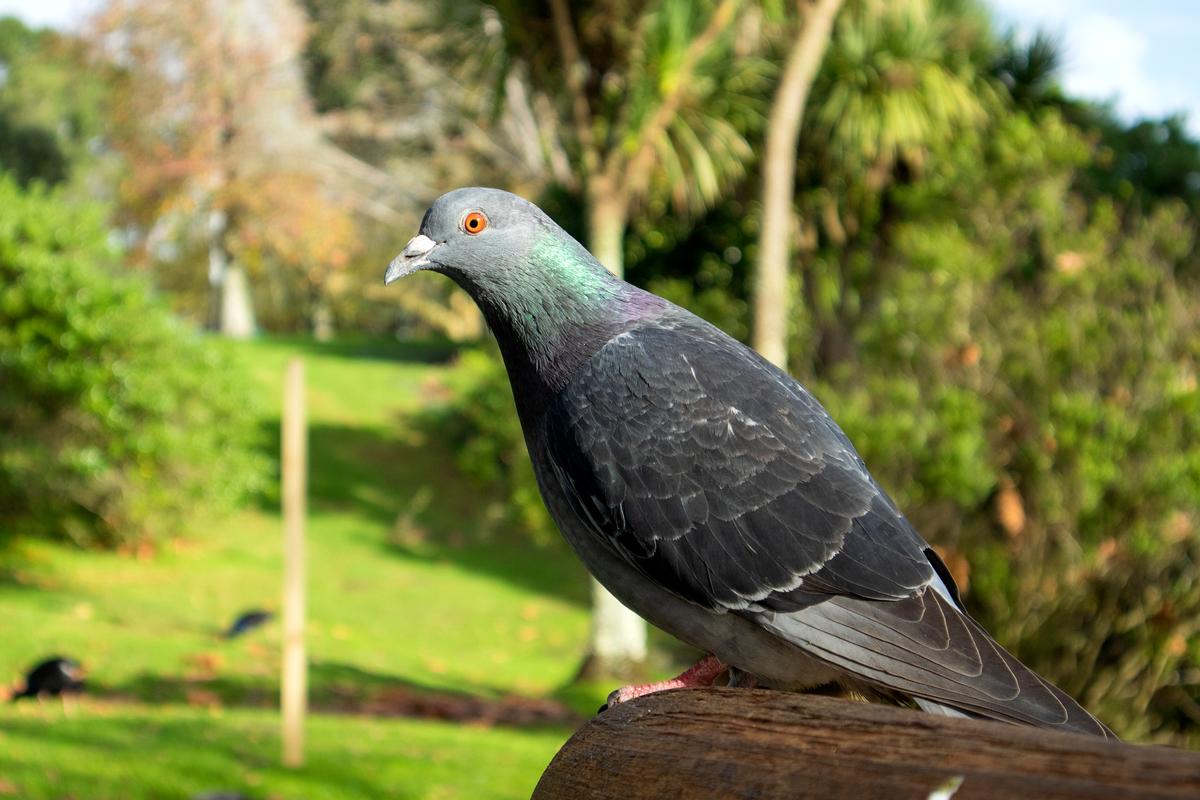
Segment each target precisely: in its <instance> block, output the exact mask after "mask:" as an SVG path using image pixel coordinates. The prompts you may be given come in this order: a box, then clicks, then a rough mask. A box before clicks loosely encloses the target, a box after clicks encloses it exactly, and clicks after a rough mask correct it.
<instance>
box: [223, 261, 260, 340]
mask: <svg viewBox="0 0 1200 800" xmlns="http://www.w3.org/2000/svg"><path fill="white" fill-rule="evenodd" d="M254 332H255V325H254V303H253V301H252V300H251V298H250V279H249V278H248V277H247V276H246V268H245V267H243V266H242V265H241V264H236V263H234V264H229V265H227V266H226V267H225V283H224V284H223V285H222V287H221V335H222V336H228V337H229V338H230V339H249V338H250V337H251V336H253V335H254Z"/></svg>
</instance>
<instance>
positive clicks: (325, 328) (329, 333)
mask: <svg viewBox="0 0 1200 800" xmlns="http://www.w3.org/2000/svg"><path fill="white" fill-rule="evenodd" d="M312 335H313V338H314V339H316V340H317V341H318V342H329V341H332V340H333V335H334V328H333V307H332V306H331V305H330V303H329V297H328V296H327V295H326V294H325V290H324V289H318V290H317V292H316V296H315V297H314V298H313V306H312Z"/></svg>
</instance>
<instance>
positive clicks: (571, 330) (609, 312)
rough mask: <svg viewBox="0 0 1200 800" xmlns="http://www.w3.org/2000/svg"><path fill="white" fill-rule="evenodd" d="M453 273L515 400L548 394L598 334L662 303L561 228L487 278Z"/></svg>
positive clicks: (587, 354) (608, 333)
mask: <svg viewBox="0 0 1200 800" xmlns="http://www.w3.org/2000/svg"><path fill="white" fill-rule="evenodd" d="M454 277H456V278H457V279H458V282H459V283H460V284H461V285H462V286H463V288H465V289H466V290H467V291H468V292H469V293H470V294H471V295H472V297H473V298H474V300H475V302H476V303H478V304H479V307H480V308H481V309H482V311H483V314H484V317H485V318H486V319H487V323H488V327H489V328H491V330H492V332H493V333H494V334H495V336H496V340H497V342H498V343H499V345H500V352H501V354H502V355H503V356H504V363H505V366H506V367H507V369H508V373H509V377H510V379H511V381H512V383H513V387H514V389H515V390H516V391H515V394H516V395H517V402H518V405H519V406H520V405H522V404H525V405H529V404H533V405H538V404H540V402H542V401H544V400H545V399H548V398H549V397H552V396H553V395H554V394H555V393H557V392H558V390H560V389H561V388H562V387H563V386H565V385H566V383H567V382H568V381H569V380H570V378H571V376H572V375H573V374H574V373H575V371H576V370H577V369H578V368H579V367H580V365H581V364H583V363H584V362H586V361H587V360H588V359H589V358H591V357H592V355H594V354H595V352H596V351H597V350H599V349H600V347H602V346H603V345H604V343H605V342H607V341H608V340H609V339H610V338H612V337H613V336H615V335H616V334H618V333H620V332H622V331H624V330H628V329H629V328H630V327H631V326H632V325H633V324H634V323H635V322H636V321H637V320H638V319H641V318H644V317H645V316H646V315H647V314H648V313H652V311H653V309H654V308H655V307H657V305H662V301H661V300H659V299H658V298H656V297H654V296H653V295H650V294H648V293H646V292H642V291H640V290H638V289H636V288H635V287H633V286H630V285H629V284H627V283H625V282H624V281H622V280H620V279H619V278H617V277H616V276H615V275H613V274H612V273H610V272H609V271H608V270H606V269H604V267H602V266H601V265H600V264H599V262H597V261H596V260H595V259H594V258H592V257H591V255H590V254H589V253H588V252H587V251H586V250H584V249H583V247H582V246H581V245H579V244H578V243H577V242H575V241H574V240H572V239H568V238H565V237H560V236H546V237H545V238H543V239H542V240H541V241H539V242H538V243H537V244H536V245H535V246H534V247H533V249H532V250H531V251H530V253H529V255H528V256H527V257H526V258H525V259H524V261H523V263H522V264H521V265H519V266H518V267H516V268H513V269H510V270H505V271H504V272H502V273H499V274H491V275H488V276H487V280H486V281H484V280H478V281H471V280H463V278H464V277H465V276H461V275H460V276H454ZM656 301H657V302H656ZM531 410H532V408H523V409H521V413H522V415H525V414H526V413H527V412H528V411H531Z"/></svg>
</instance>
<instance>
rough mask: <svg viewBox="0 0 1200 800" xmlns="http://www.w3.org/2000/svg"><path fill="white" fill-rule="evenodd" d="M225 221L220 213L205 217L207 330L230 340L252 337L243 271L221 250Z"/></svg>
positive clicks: (250, 305)
mask: <svg viewBox="0 0 1200 800" xmlns="http://www.w3.org/2000/svg"><path fill="white" fill-rule="evenodd" d="M228 231H229V217H228V216H227V215H226V213H225V212H224V211H222V210H220V209H213V210H212V211H210V212H209V213H208V286H209V290H210V295H209V297H210V300H209V311H208V328H209V330H213V331H217V332H218V333H220V334H221V335H222V336H228V337H229V338H231V339H249V338H250V337H251V336H253V335H254V331H255V326H254V303H253V300H252V299H251V297H250V281H249V279H248V278H247V277H246V270H245V268H244V267H242V266H241V265H240V264H235V263H233V262H232V260H231V259H230V257H229V250H228V249H227V248H226V247H225V236H226V234H227V233H228Z"/></svg>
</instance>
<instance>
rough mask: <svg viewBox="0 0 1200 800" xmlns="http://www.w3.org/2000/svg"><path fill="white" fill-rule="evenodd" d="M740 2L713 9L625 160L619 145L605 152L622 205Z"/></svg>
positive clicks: (641, 184) (642, 180)
mask: <svg viewBox="0 0 1200 800" xmlns="http://www.w3.org/2000/svg"><path fill="white" fill-rule="evenodd" d="M740 4H741V0H722V3H721V4H720V5H719V6H717V8H716V10H715V11H713V14H712V17H711V18H710V19H709V21H708V27H706V28H705V29H704V30H703V31H702V32H701V33H700V35H699V36H697V37H696V38H695V39H693V40H692V42H691V44H689V45H688V48H687V50H686V51H684V54H683V58H682V59H680V61H679V69H678V71H677V72H676V74H675V80H674V84H673V85H672V86H671V90H670V91H669V92H668V93H667V95H666V97H664V98H663V99H662V102H661V103H660V104H659V106H658V108H657V109H655V111H654V114H653V115H651V117H650V120H649V122H647V123H646V124H645V125H643V126H642V129H641V130H640V131H638V137H637V144H636V145H635V146H634V148H633V155H632V156H630V157H629V159H628V161H626V159H625V158H623V153H622V150H621V148H619V147H618V148H614V149H613V151H612V152H611V153H610V154H609V157H608V159H607V162H608V163H607V164H606V165H605V170H604V172H605V177H606V179H607V181H608V182H609V184H610V185H611V186H615V187H619V188H618V193H619V196H620V198H621V203H622V204H623V205H628V204H629V203H630V201H632V200H633V198H634V197H635V196H637V195H638V194H640V193H641V192H642V191H644V190H645V188H646V186H648V185H649V182H650V169H651V167H652V166H653V160H654V141H655V140H656V139H657V138H658V137H659V136H661V135H662V133H663V132H664V131H665V130H666V129H667V127H668V126H669V125H670V124H671V121H672V120H673V119H674V118H675V115H676V114H677V113H678V112H679V107H680V106H681V105H682V104H683V101H684V98H685V97H686V96H687V91H688V88H689V87H690V86H691V83H692V77H693V75H694V74H695V71H696V67H697V66H698V65H699V63H700V59H701V58H702V57H703V56H704V53H705V51H707V50H708V48H709V47H711V46H712V43H713V42H714V41H715V40H716V38H717V37H718V36H720V35H721V33H722V32H723V31H724V30H725V29H726V28H727V27H728V26H729V24H730V23H731V22H732V21H733V14H734V12H735V11H736V10H737V7H738V6H739V5H740ZM622 175H625V176H627V178H628V179H627V180H625V181H621V180H620V178H621V176H622Z"/></svg>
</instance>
